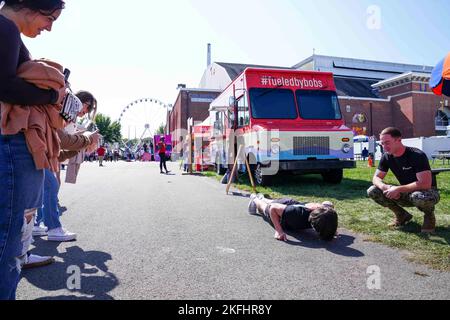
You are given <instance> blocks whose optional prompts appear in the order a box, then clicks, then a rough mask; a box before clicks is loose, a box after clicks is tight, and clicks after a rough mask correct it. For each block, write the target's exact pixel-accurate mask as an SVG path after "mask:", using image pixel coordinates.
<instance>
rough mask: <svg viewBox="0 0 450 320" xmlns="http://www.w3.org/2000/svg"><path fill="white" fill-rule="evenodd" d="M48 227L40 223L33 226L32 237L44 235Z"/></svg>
mask: <svg viewBox="0 0 450 320" xmlns="http://www.w3.org/2000/svg"><path fill="white" fill-rule="evenodd" d="M47 231H48V228H47V227H44V226H43V225H42V224H41V225H39V226H34V227H33V237H44V236H46V235H47Z"/></svg>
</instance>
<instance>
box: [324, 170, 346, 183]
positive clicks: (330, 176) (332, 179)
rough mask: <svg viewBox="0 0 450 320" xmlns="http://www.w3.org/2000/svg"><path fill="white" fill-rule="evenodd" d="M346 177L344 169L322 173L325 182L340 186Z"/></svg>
mask: <svg viewBox="0 0 450 320" xmlns="http://www.w3.org/2000/svg"><path fill="white" fill-rule="evenodd" d="M343 176H344V170H343V169H332V170H329V171H327V172H323V173H322V177H323V180H324V181H325V182H328V183H333V184H339V183H341V181H342V178H343Z"/></svg>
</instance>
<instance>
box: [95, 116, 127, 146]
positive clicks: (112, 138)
mask: <svg viewBox="0 0 450 320" xmlns="http://www.w3.org/2000/svg"><path fill="white" fill-rule="evenodd" d="M95 124H96V125H97V127H98V129H99V132H100V134H101V135H102V136H103V140H104V142H105V143H114V142H120V141H121V140H122V133H121V131H122V127H121V125H120V123H119V122H118V121H114V122H112V121H111V118H110V117H108V116H106V115H103V114H101V113H99V114H97V116H96V117H95Z"/></svg>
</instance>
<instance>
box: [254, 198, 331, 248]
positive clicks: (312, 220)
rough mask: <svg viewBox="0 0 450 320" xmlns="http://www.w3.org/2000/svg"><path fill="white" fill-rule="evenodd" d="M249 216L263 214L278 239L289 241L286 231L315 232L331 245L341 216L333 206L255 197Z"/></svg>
mask: <svg viewBox="0 0 450 320" xmlns="http://www.w3.org/2000/svg"><path fill="white" fill-rule="evenodd" d="M248 212H249V213H250V214H254V215H256V214H257V213H260V214H262V215H264V216H265V217H266V218H267V219H270V221H271V222H272V224H273V226H274V227H275V230H276V232H275V239H277V240H280V241H287V236H286V233H285V231H290V232H299V231H301V230H305V229H311V228H312V229H314V230H315V231H317V232H318V233H319V237H320V239H322V240H325V241H331V240H333V239H334V236H335V235H336V231H337V227H338V216H337V213H336V211H335V210H334V206H333V204H332V203H331V202H329V201H326V202H324V203H322V204H319V203H302V202H298V201H295V200H293V199H279V200H268V199H265V198H264V196H263V195H261V194H260V195H256V194H252V195H251V196H250V204H249V206H248Z"/></svg>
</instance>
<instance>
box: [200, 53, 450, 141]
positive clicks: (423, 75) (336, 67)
mask: <svg viewBox="0 0 450 320" xmlns="http://www.w3.org/2000/svg"><path fill="white" fill-rule="evenodd" d="M247 67H261V68H280V69H293V70H314V71H324V72H332V73H333V74H334V79H335V83H336V89H337V93H338V96H339V101H340V104H341V108H342V114H343V116H344V119H345V122H346V125H347V126H348V127H350V128H352V129H353V131H354V132H355V135H358V134H363V135H369V136H372V135H375V136H377V135H379V133H380V132H381V131H382V130H383V129H384V128H386V127H388V126H396V127H399V129H400V130H402V132H403V134H404V136H405V138H412V137H420V136H434V135H445V134H446V131H447V130H450V127H448V126H449V121H448V119H449V118H450V107H449V102H448V98H447V99H446V98H444V99H443V98H442V97H438V96H435V95H434V94H433V93H432V92H431V89H430V87H429V81H430V75H431V71H432V70H433V67H432V66H421V65H411V64H401V63H392V62H380V61H370V60H360V59H349V58H341V57H330V56H322V55H313V56H311V57H309V58H307V59H305V60H303V61H302V62H300V63H298V64H296V65H295V66H293V67H271V66H256V65H246V64H236V63H222V62H216V63H212V64H211V65H210V66H208V68H207V70H206V71H205V73H204V75H203V77H202V80H201V83H200V87H201V88H204V89H206V88H212V89H219V90H223V89H225V87H226V86H227V85H228V84H229V83H230V82H231V81H233V80H234V79H235V78H236V77H237V76H238V75H239V74H240V73H241V72H242V71H243V70H245V68H247Z"/></svg>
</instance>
